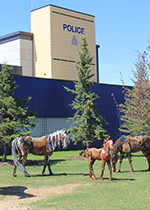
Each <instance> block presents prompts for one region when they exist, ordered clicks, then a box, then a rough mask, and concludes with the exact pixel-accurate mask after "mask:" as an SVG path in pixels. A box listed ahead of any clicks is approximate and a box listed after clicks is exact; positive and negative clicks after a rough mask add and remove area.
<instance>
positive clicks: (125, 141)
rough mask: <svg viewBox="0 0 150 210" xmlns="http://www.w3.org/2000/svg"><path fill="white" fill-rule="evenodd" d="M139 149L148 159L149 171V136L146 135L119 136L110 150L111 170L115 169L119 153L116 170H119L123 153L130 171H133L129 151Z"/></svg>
mask: <svg viewBox="0 0 150 210" xmlns="http://www.w3.org/2000/svg"><path fill="white" fill-rule="evenodd" d="M139 151H141V152H142V153H143V155H144V156H145V157H146V159H147V161H148V165H149V166H148V171H150V137H148V136H135V137H129V136H121V137H120V138H119V139H117V141H116V142H115V144H114V149H113V151H112V170H113V171H114V172H115V171H116V163H117V159H118V152H120V155H119V168H118V170H117V172H120V171H121V163H122V161H123V157H124V154H126V156H127V157H128V161H129V164H130V172H133V166H132V163H131V162H132V160H131V153H134V152H139Z"/></svg>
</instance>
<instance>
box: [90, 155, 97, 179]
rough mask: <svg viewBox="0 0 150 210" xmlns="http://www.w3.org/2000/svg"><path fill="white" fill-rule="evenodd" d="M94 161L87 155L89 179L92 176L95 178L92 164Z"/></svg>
mask: <svg viewBox="0 0 150 210" xmlns="http://www.w3.org/2000/svg"><path fill="white" fill-rule="evenodd" d="M94 162H95V159H92V158H91V157H89V170H90V179H92V176H93V177H94V180H96V176H95V174H94V171H93V167H92V166H93V164H94Z"/></svg>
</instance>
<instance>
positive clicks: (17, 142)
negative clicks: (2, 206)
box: [12, 130, 70, 177]
mask: <svg viewBox="0 0 150 210" xmlns="http://www.w3.org/2000/svg"><path fill="white" fill-rule="evenodd" d="M68 143H70V138H69V134H68V133H67V131H65V130H60V131H56V132H54V133H52V134H50V135H46V136H43V137H41V138H33V137H30V136H27V137H20V138H19V137H18V138H16V139H14V140H13V141H12V156H13V160H14V172H13V176H14V177H16V176H17V175H16V167H18V168H19V169H20V170H21V171H22V172H23V173H24V174H25V175H26V176H30V175H29V174H28V172H27V171H26V168H25V164H26V160H27V155H28V154H29V153H31V154H33V155H44V156H45V162H44V167H43V171H42V174H43V175H45V169H46V166H47V165H48V169H49V173H50V175H52V174H53V173H52V170H51V167H50V162H49V157H50V156H51V155H52V154H53V151H54V150H55V148H56V147H57V146H60V145H61V144H62V146H63V148H64V149H66V148H67V145H68ZM16 150H17V151H18V158H17V157H16V155H17V154H16ZM21 157H23V159H22V164H21V163H20V160H21Z"/></svg>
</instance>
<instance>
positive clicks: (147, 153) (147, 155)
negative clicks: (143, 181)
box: [142, 150, 150, 171]
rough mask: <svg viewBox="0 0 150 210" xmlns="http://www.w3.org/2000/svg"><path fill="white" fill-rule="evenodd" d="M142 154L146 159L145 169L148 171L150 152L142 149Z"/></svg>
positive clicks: (149, 167)
mask: <svg viewBox="0 0 150 210" xmlns="http://www.w3.org/2000/svg"><path fill="white" fill-rule="evenodd" d="M142 153H143V155H144V156H145V157H146V159H147V161H148V169H147V171H150V152H146V151H145V150H144V151H142Z"/></svg>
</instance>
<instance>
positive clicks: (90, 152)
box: [80, 138, 113, 181]
mask: <svg viewBox="0 0 150 210" xmlns="http://www.w3.org/2000/svg"><path fill="white" fill-rule="evenodd" d="M112 149H113V141H112V139H111V138H107V139H106V140H104V144H103V148H101V149H97V148H90V149H86V150H83V151H81V152H80V155H82V154H83V153H84V156H86V157H88V158H89V171H90V179H92V176H93V177H94V180H96V176H95V174H94V171H93V167H92V166H93V164H94V162H95V160H102V167H101V175H100V179H101V180H103V173H104V169H105V163H106V162H107V165H108V168H109V172H110V176H109V180H110V181H111V180H112V167H111V162H112V161H111V155H110V150H112Z"/></svg>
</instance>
